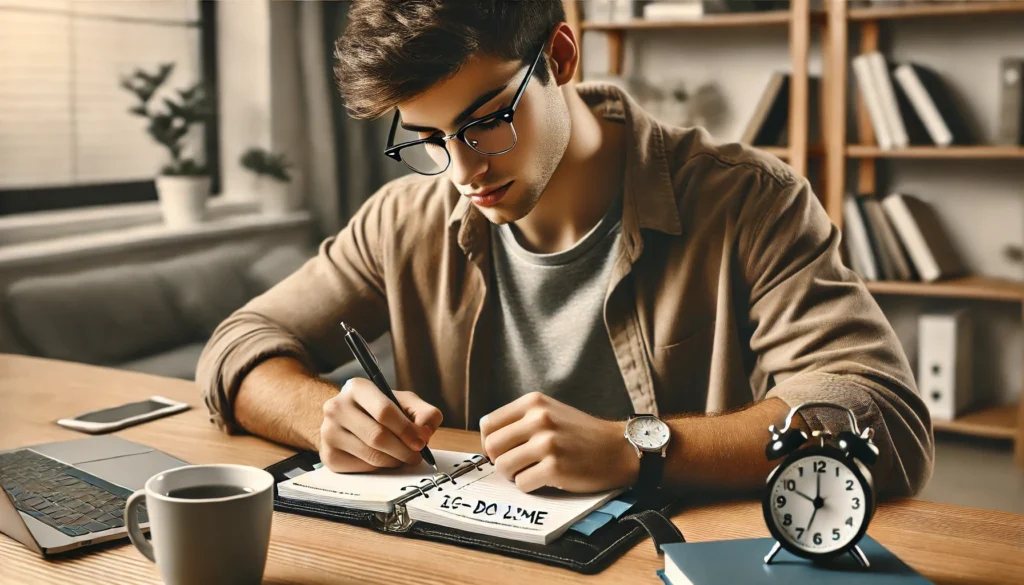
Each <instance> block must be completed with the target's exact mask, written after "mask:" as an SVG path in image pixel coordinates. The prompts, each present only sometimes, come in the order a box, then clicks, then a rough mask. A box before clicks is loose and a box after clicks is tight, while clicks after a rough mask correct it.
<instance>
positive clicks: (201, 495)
mask: <svg viewBox="0 0 1024 585" xmlns="http://www.w3.org/2000/svg"><path fill="white" fill-rule="evenodd" d="M252 491H253V490H252V488H248V487H238V486H234V485H195V486H192V487H187V488H180V489H176V490H170V491H168V492H167V497H169V498H182V499H185V500H208V499H211V498H228V497H231V496H240V495H242V494H251V493H252Z"/></svg>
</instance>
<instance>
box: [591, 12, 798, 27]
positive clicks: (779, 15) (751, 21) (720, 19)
mask: <svg viewBox="0 0 1024 585" xmlns="http://www.w3.org/2000/svg"><path fill="white" fill-rule="evenodd" d="M790 18H792V13H791V12H790V11H789V10H766V11H764V12H733V13H725V14H707V15H704V16H702V17H700V18H693V19H687V20H674V21H662V20H642V19H635V20H631V21H629V22H587V21H583V22H582V23H581V28H582V29H583V30H603V31H626V30H643V29H647V30H650V29H674V28H715V27H740V26H772V25H783V24H789V21H790Z"/></svg>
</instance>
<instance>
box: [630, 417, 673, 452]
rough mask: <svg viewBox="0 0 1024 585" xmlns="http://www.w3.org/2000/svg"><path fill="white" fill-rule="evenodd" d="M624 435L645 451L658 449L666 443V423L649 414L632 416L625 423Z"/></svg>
mask: <svg viewBox="0 0 1024 585" xmlns="http://www.w3.org/2000/svg"><path fill="white" fill-rule="evenodd" d="M626 436H627V437H629V440H630V441H631V442H632V443H633V444H634V445H636V446H637V447H639V448H640V449H643V450H645V451H660V450H661V448H662V447H664V446H665V445H666V444H667V443H668V425H667V424H665V423H664V422H662V421H660V420H658V419H656V418H654V417H649V416H642V417H639V418H634V419H632V420H630V421H629V422H628V423H626Z"/></svg>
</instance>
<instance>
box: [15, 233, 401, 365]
mask: <svg viewBox="0 0 1024 585" xmlns="http://www.w3.org/2000/svg"><path fill="white" fill-rule="evenodd" d="M313 254H315V251H314V250H312V249H302V248H300V247H298V246H295V245H278V246H274V247H268V246H267V245H266V244H221V245H219V246H218V247H215V248H212V249H209V250H204V251H200V252H194V253H191V254H186V255H182V256H178V257H175V258H172V259H168V260H161V261H157V262H150V263H132V264H123V265H118V266H111V267H103V268H95V269H89V270H84V271H78V272H74V273H68V274H59V275H42V276H30V277H25V278H23V279H21V280H16V281H14V282H13V283H11V284H9V285H8V286H7V287H6V290H5V291H0V352H6V353H17V354H24V355H34V356H40V357H48V358H55V359H60V360H67V361H74V362H83V363H89V364H96V365H104V366H110V367H116V368H121V369H126V370H134V371H139V372H145V373H150V374H156V375H160V376H168V377H174V378H182V379H186V380H192V379H195V372H196V363H197V362H198V360H199V355H200V353H201V352H202V350H203V347H204V346H205V345H206V341H207V340H208V339H209V337H210V335H211V334H212V333H213V330H214V329H215V328H216V327H217V325H218V324H219V323H220V322H221V321H223V320H224V318H226V317H227V316H228V315H230V314H231V313H232V312H233V311H235V310H236V309H238V308H239V307H241V306H242V305H244V304H245V303H246V302H248V301H249V299H251V298H253V297H254V296H257V295H259V294H261V293H263V292H264V291H266V290H267V289H269V288H270V287H272V286H273V285H274V284H276V283H277V282H279V281H281V280H282V279H284V278H285V277H286V276H288V275H289V274H291V273H292V272H294V271H295V270H297V269H298V268H299V267H300V266H302V264H303V263H305V262H306V260H307V259H309V258H310V257H312V256H313ZM371 347H372V348H373V349H374V351H375V352H376V353H377V355H378V359H379V360H380V362H381V367H382V369H383V370H384V372H385V375H386V376H388V378H389V379H390V380H392V381H393V380H394V366H393V359H392V355H391V345H390V339H389V338H388V336H385V337H384V338H382V339H379V340H377V341H375V342H374V343H373V344H371ZM361 375H362V373H361V370H360V369H359V365H358V364H357V363H355V362H350V363H348V364H346V365H345V366H342V367H341V368H339V369H338V370H336V371H335V372H332V373H330V374H327V375H326V376H325V377H327V378H328V379H330V380H332V381H334V382H336V383H338V384H341V383H343V382H344V381H345V380H346V379H348V378H350V377H353V376H361Z"/></svg>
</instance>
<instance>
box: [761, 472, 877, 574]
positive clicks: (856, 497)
mask: <svg viewBox="0 0 1024 585" xmlns="http://www.w3.org/2000/svg"><path fill="white" fill-rule="evenodd" d="M783 465H785V467H783V468H781V469H779V471H778V473H777V474H776V475H775V480H774V482H773V483H772V484H771V485H770V486H768V488H769V489H768V495H769V497H770V506H771V512H770V515H771V517H770V521H772V522H773V523H774V525H775V528H776V530H774V531H773V533H777V534H775V536H776V537H781V538H782V539H784V540H785V541H786V542H783V544H788V545H789V546H787V548H789V549H790V550H793V549H794V548H795V549H796V550H799V551H802V552H803V553H806V554H807V555H809V556H813V555H827V554H829V553H833V552H836V551H838V550H840V549H842V548H843V547H845V546H846V545H848V544H850V542H851V541H853V540H855V539H857V538H859V537H860V535H861V533H862V530H861V528H862V527H863V526H864V524H865V523H866V521H867V520H870V514H869V512H868V506H870V505H871V501H870V496H869V494H867V493H865V488H864V484H862V483H861V480H860V479H859V478H858V476H857V475H855V474H854V472H853V471H852V470H851V469H850V468H849V467H848V466H847V465H846V463H845V462H843V461H840V460H838V459H836V458H834V457H830V456H828V455H823V454H820V453H815V454H810V455H807V456H805V457H801V458H798V459H794V460H792V461H789V462H783ZM766 505H768V503H766ZM766 516H768V514H767V513H766ZM767 519H768V518H766V520H767Z"/></svg>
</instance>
